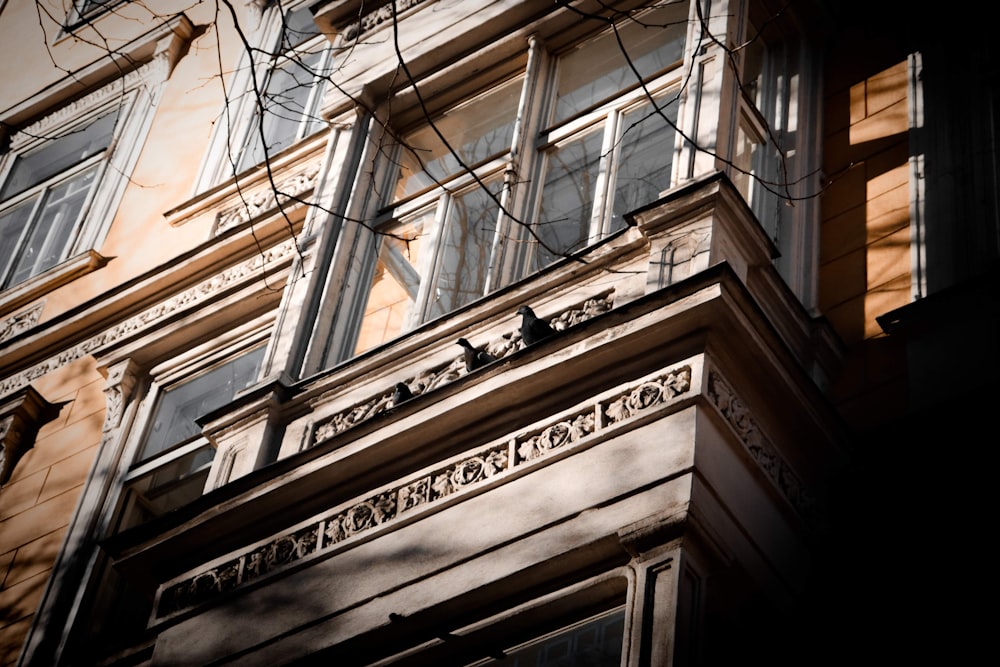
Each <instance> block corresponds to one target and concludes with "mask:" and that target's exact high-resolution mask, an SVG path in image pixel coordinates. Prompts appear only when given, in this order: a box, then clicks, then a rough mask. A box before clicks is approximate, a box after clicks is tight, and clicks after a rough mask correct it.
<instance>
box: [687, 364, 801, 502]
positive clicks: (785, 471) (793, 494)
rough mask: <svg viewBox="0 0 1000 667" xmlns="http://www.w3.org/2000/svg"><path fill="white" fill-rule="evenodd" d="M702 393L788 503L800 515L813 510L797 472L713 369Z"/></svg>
mask: <svg viewBox="0 0 1000 667" xmlns="http://www.w3.org/2000/svg"><path fill="white" fill-rule="evenodd" d="M706 395H707V396H708V398H709V400H710V401H711V402H712V403H713V404H714V405H715V407H716V408H717V409H718V410H719V412H720V413H721V414H722V416H723V417H725V419H726V421H727V422H728V424H729V425H730V426H731V427H732V429H733V430H734V431H735V432H736V434H737V435H738V436H739V438H740V441H741V442H742V443H743V447H744V448H745V449H746V451H747V453H748V454H750V458H752V459H753V460H754V461H755V462H756V463H757V465H758V466H760V469H761V470H763V471H764V474H765V475H766V476H767V478H768V479H769V480H770V481H771V483H772V484H774V486H775V488H777V489H778V491H780V492H781V494H782V495H783V496H784V497H785V499H786V500H787V501H788V502H789V504H790V505H791V506H792V507H794V508H795V510H796V511H797V512H798V513H799V514H800V515H801V516H802V517H804V518H812V517H813V516H814V515H815V512H816V507H815V505H816V503H815V500H814V499H813V498H812V497H811V496H810V495H809V494H808V493H807V492H806V491H805V488H804V487H803V485H802V482H801V481H800V480H799V477H798V475H796V474H795V471H794V470H792V468H791V466H789V465H788V462H787V461H785V459H784V458H782V456H781V454H779V453H778V450H777V449H776V448H775V447H774V445H773V444H772V443H771V442H770V440H768V438H767V436H765V435H764V433H763V432H762V431H761V429H760V427H759V426H758V425H757V421H756V420H755V419H754V418H753V416H752V415H751V414H750V410H749V409H748V408H747V406H746V405H745V404H744V403H743V401H742V400H740V397H739V396H737V395H736V392H735V391H733V388H732V387H731V386H730V385H729V384H728V383H727V382H726V381H725V380H723V379H722V376H721V375H719V373H718V372H716V371H711V372H709V374H708V388H707V391H706Z"/></svg>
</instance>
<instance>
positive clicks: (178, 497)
mask: <svg viewBox="0 0 1000 667" xmlns="http://www.w3.org/2000/svg"><path fill="white" fill-rule="evenodd" d="M214 458H215V448H214V447H213V446H212V445H205V446H204V447H201V448H199V449H196V450H195V451H193V452H190V453H188V454H185V455H183V456H180V457H177V458H175V459H172V460H170V461H169V462H168V463H166V464H165V465H163V466H160V467H158V468H156V469H155V470H154V471H153V472H151V473H149V474H147V475H143V476H142V477H139V478H137V479H135V480H134V481H132V482H129V484H128V488H127V491H126V504H125V509H124V510H123V512H122V518H121V520H120V522H119V526H118V529H119V530H124V529H125V528H129V527H131V526H136V525H139V524H141V523H145V522H147V521H150V520H152V519H155V518H156V517H158V516H162V515H164V514H166V513H167V512H169V511H170V510H172V509H174V508H177V507H181V506H182V505H187V504H188V503H190V502H193V501H195V500H197V499H198V498H200V497H201V494H202V492H203V491H204V490H205V482H206V481H207V479H208V473H209V469H210V468H211V466H212V460H213V459H214Z"/></svg>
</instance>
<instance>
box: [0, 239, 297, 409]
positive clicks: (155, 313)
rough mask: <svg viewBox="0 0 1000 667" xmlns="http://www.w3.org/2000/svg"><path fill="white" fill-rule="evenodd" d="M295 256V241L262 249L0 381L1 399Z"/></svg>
mask: <svg viewBox="0 0 1000 667" xmlns="http://www.w3.org/2000/svg"><path fill="white" fill-rule="evenodd" d="M294 253H295V244H294V241H292V240H288V241H284V242H282V243H279V244H278V245H276V246H274V247H272V248H269V249H267V250H264V251H263V252H261V253H258V254H256V255H254V256H253V257H251V258H250V259H247V260H245V261H243V262H240V263H239V264H236V265H235V266H231V267H230V268H228V269H226V270H224V271H222V272H220V273H217V274H216V275H214V276H212V277H211V278H208V279H207V280H203V281H202V282H200V283H198V284H197V285H194V286H193V287H189V288H188V289H186V290H184V291H182V292H180V293H178V294H176V295H174V296H172V297H170V298H169V299H166V300H165V301H161V302H160V303H158V304H156V305H155V306H153V307H151V308H147V309H146V310H144V311H143V312H141V313H139V314H138V315H134V316H132V317H129V318H127V319H125V320H122V321H121V322H119V323H118V324H115V325H114V326H111V327H109V328H108V329H105V330H104V331H102V332H101V333H99V334H97V335H96V336H93V337H91V338H88V339H86V340H84V341H82V342H80V343H77V344H76V345H74V346H72V347H70V348H67V349H65V350H63V351H61V352H59V353H58V354H56V355H54V356H52V357H49V358H48V359H46V360H45V361H43V362H41V363H38V364H35V365H34V366H31V367H30V368H27V369H25V370H23V371H21V372H20V373H15V374H13V375H10V376H8V377H6V378H4V379H3V380H2V381H0V396H5V395H7V394H9V393H11V392H13V391H17V390H18V389H20V388H21V387H25V386H27V385H28V384H30V383H31V382H32V381H34V380H36V379H37V378H40V377H43V376H45V375H47V374H49V373H51V372H53V371H55V370H56V369H58V368H61V367H63V366H65V365H66V364H69V363H71V362H73V361H76V360H77V359H80V358H81V357H84V356H86V355H88V354H92V353H94V352H97V351H99V350H101V349H102V348H104V347H107V346H109V345H112V344H114V343H117V342H118V341H120V340H123V339H125V338H127V337H129V336H133V335H136V334H138V333H141V332H142V331H145V330H147V329H149V328H151V327H153V326H156V325H158V324H161V323H162V322H163V321H164V320H166V319H167V318H168V317H172V316H174V315H176V314H177V313H179V312H181V311H184V310H187V309H191V308H194V307H196V306H198V305H200V304H201V303H203V302H204V301H208V300H210V299H212V298H214V297H215V296H216V295H218V294H220V293H222V292H225V291H226V290H229V289H232V288H233V287H235V286H237V285H239V284H241V283H243V282H245V281H247V280H250V279H252V278H254V277H255V276H258V275H259V274H260V272H261V270H263V269H265V268H268V267H271V266H272V265H274V264H276V263H278V262H280V261H283V260H286V259H288V258H290V257H291V256H292V255H293V254H294Z"/></svg>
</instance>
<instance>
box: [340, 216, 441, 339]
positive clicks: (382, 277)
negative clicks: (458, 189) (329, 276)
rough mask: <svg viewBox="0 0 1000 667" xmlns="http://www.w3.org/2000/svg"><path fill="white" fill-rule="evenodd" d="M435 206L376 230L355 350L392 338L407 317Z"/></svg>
mask: <svg viewBox="0 0 1000 667" xmlns="http://www.w3.org/2000/svg"><path fill="white" fill-rule="evenodd" d="M435 210H436V209H435V208H431V209H428V210H424V211H421V212H420V213H418V214H416V215H414V216H413V217H410V218H407V219H406V220H405V221H403V222H402V223H401V224H398V225H393V226H391V227H385V228H383V229H381V230H379V234H380V235H381V240H380V242H379V249H378V257H377V259H376V260H375V262H376V264H375V275H374V277H373V278H372V283H371V288H370V289H369V291H368V300H367V303H366V305H365V312H364V316H363V319H362V321H361V330H360V333H359V336H358V344H357V348H356V350H355V352H356V353H361V352H364V351H365V350H369V349H371V348H373V347H376V346H377V345H381V344H382V343H384V342H385V341H387V340H390V339H392V338H395V337H396V336H398V335H399V334H400V333H402V332H403V331H404V330H405V328H406V326H407V323H408V322H409V321H410V320H411V318H412V310H413V307H414V304H415V303H416V301H417V296H418V294H419V292H420V285H421V282H422V276H421V275H420V273H419V271H418V266H419V265H418V261H419V259H420V253H421V252H422V250H423V245H424V240H425V239H424V237H425V234H427V233H429V231H430V230H432V229H433V227H434V216H435Z"/></svg>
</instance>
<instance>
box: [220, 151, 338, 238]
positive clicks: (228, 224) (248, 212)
mask: <svg viewBox="0 0 1000 667" xmlns="http://www.w3.org/2000/svg"><path fill="white" fill-rule="evenodd" d="M319 172H320V163H319V161H316V162H313V163H312V164H310V165H307V166H306V168H305V169H300V170H299V171H297V172H294V173H292V174H290V175H288V176H286V177H284V178H282V179H281V180H278V181H275V182H274V183H273V184H272V183H271V182H268V184H267V186H266V187H263V188H261V189H258V190H256V191H254V192H252V193H251V194H250V195H248V196H246V197H241V200H240V202H239V203H237V204H234V205H232V206H229V207H228V208H224V209H222V210H221V211H219V212H218V214H217V215H216V217H215V229H214V231H213V234H214V235H215V236H218V235H219V234H222V233H223V232H226V231H229V230H230V229H233V228H234V227H238V226H240V225H243V224H246V223H248V222H250V221H251V220H254V219H256V218H259V217H260V216H262V215H264V214H266V213H269V212H271V211H273V210H275V209H278V208H280V207H282V206H284V205H285V204H287V203H288V202H293V201H298V200H300V199H302V198H303V197H305V196H306V195H308V194H309V193H310V192H312V190H313V189H314V188H315V187H316V182H317V179H318V178H319Z"/></svg>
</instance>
